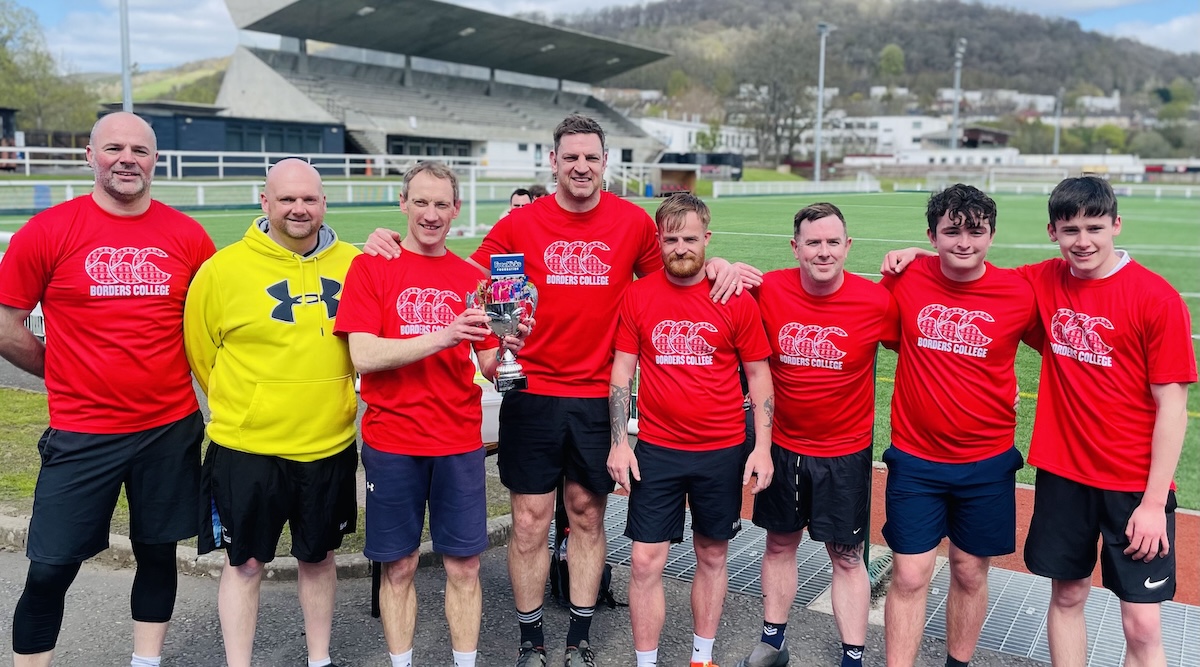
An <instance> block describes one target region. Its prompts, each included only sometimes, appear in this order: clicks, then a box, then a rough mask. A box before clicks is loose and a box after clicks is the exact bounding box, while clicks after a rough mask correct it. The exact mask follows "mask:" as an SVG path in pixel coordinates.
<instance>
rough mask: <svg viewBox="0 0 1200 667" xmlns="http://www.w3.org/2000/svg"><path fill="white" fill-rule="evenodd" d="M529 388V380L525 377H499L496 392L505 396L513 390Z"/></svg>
mask: <svg viewBox="0 0 1200 667" xmlns="http://www.w3.org/2000/svg"><path fill="white" fill-rule="evenodd" d="M528 388H529V378H527V377H525V376H524V375H518V376H517V377H498V378H496V391H498V392H500V393H501V394H503V393H504V392H506V391H512V390H513V389H528Z"/></svg>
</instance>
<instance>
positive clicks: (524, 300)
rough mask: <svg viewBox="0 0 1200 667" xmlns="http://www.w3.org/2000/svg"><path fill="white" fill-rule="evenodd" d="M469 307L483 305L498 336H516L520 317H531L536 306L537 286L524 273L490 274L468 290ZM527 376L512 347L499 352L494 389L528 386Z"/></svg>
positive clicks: (489, 322) (504, 390)
mask: <svg viewBox="0 0 1200 667" xmlns="http://www.w3.org/2000/svg"><path fill="white" fill-rule="evenodd" d="M466 300H467V307H468V308H482V309H483V311H484V312H485V313H487V316H488V327H490V328H491V330H492V332H493V333H495V334H496V335H497V336H499V337H500V338H504V337H505V336H516V335H517V325H519V324H520V323H521V320H523V319H525V318H528V317H533V312H534V310H536V309H537V300H538V297H537V288H535V287H534V286H533V284H532V283H530V282H529V280H528V279H527V278H526V277H525V276H524V275H518V276H512V277H510V276H506V277H497V276H494V275H493V277H492V279H491V280H481V281H479V287H478V288H477V289H476V290H475V291H474V292H470V293H469V294H467V299H466ZM528 387H529V378H527V377H525V373H524V371H523V370H522V369H521V365H520V364H518V363H517V357H516V355H515V354H513V352H512V350H505V351H504V352H503V353H502V354H501V355H500V366H499V367H498V368H497V369H496V391H499V392H501V393H503V392H506V391H508V390H510V389H527V388H528Z"/></svg>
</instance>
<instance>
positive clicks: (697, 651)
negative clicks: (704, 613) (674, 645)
mask: <svg viewBox="0 0 1200 667" xmlns="http://www.w3.org/2000/svg"><path fill="white" fill-rule="evenodd" d="M715 641H717V638H716V637H713V638H711V639H705V638H704V637H701V636H700V635H698V634H696V633H692V662H710V661H712V647H713V642H715Z"/></svg>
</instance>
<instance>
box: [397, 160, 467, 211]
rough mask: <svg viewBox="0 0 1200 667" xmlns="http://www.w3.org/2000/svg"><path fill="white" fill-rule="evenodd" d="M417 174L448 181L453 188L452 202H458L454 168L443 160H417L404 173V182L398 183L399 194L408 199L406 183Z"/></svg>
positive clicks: (456, 177)
mask: <svg viewBox="0 0 1200 667" xmlns="http://www.w3.org/2000/svg"><path fill="white" fill-rule="evenodd" d="M417 174H429V175H430V176H433V177H434V178H440V179H442V180H444V181H450V187H451V188H453V189H454V202H455V203H456V204H457V203H458V202H459V196H458V176H456V175H455V173H454V170H453V169H451V168H450V167H449V166H447V165H446V163H445V162H437V161H433V160H425V161H422V162H418V163H417V164H416V165H415V166H414V167H413V168H412V169H409V170H408V172H407V173H405V174H404V182H403V183H401V184H400V196H401V197H404V198H405V199H408V185H409V184H410V183H412V180H413V179H414V178H416V177H417Z"/></svg>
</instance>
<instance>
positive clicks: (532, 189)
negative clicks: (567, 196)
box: [529, 183, 550, 199]
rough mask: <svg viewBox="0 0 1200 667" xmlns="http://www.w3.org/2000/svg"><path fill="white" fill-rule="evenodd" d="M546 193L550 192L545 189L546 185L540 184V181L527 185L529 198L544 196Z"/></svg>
mask: <svg viewBox="0 0 1200 667" xmlns="http://www.w3.org/2000/svg"><path fill="white" fill-rule="evenodd" d="M548 194H550V191H549V190H547V189H546V186H544V185H542V184H541V183H534V184H533V185H531V186H529V197H530V198H531V199H537V198H538V197H545V196H546V195H548Z"/></svg>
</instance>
